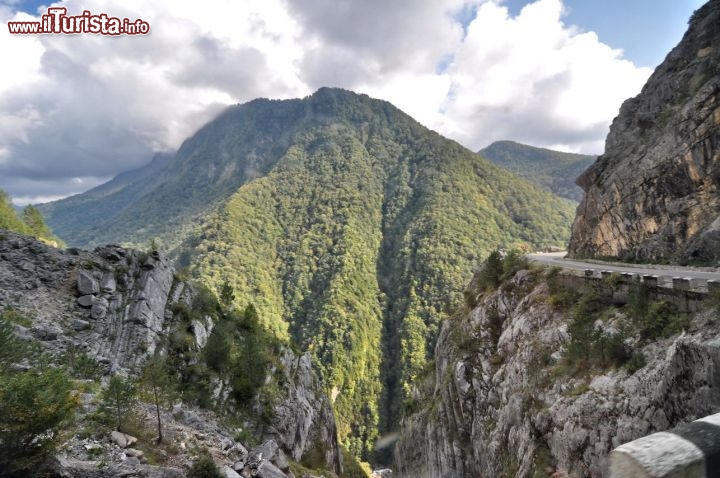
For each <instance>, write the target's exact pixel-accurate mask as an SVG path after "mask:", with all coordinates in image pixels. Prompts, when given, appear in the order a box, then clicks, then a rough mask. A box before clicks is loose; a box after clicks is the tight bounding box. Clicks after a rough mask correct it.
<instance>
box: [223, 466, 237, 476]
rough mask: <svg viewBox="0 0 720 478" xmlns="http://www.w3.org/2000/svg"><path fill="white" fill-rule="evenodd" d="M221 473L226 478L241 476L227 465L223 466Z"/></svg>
mask: <svg viewBox="0 0 720 478" xmlns="http://www.w3.org/2000/svg"><path fill="white" fill-rule="evenodd" d="M223 473H224V474H225V476H226V477H227V478H242V477H241V476H240V475H238V474H237V472H235V470H233V469H232V468H230V467H229V466H225V467H223Z"/></svg>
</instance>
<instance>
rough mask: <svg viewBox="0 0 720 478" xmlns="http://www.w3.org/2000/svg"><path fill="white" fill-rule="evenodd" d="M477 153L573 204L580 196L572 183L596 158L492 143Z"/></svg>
mask: <svg viewBox="0 0 720 478" xmlns="http://www.w3.org/2000/svg"><path fill="white" fill-rule="evenodd" d="M478 154H479V155H480V156H482V157H483V158H485V159H489V160H490V161H492V162H493V163H495V164H497V165H498V166H501V167H503V168H505V169H507V170H508V171H511V172H513V173H515V174H517V175H518V176H520V177H521V178H523V179H526V180H528V181H530V182H531V183H533V184H536V185H538V186H540V187H542V188H545V189H547V190H549V191H552V192H553V193H555V194H557V195H558V196H560V197H564V198H565V199H569V200H571V201H575V202H580V200H581V199H582V196H583V192H582V189H580V188H579V187H578V186H577V185H576V184H575V180H576V179H577V177H578V176H580V174H582V173H583V172H584V171H585V170H586V169H587V168H588V167H589V166H590V165H591V164H592V163H593V162H594V161H595V159H596V157H595V156H588V155H585V154H572V153H562V152H560V151H553V150H551V149H545V148H536V147H534V146H528V145H526V144H520V143H516V142H514V141H496V142H495V143H493V144H491V145H490V146H488V147H486V148H484V149H481V150H480V151H478Z"/></svg>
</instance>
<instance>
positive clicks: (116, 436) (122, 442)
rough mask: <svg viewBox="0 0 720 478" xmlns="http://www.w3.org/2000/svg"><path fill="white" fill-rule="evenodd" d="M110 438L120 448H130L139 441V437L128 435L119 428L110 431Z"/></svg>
mask: <svg viewBox="0 0 720 478" xmlns="http://www.w3.org/2000/svg"><path fill="white" fill-rule="evenodd" d="M110 440H111V441H112V442H113V443H115V444H116V445H117V446H119V447H120V448H128V447H130V446H133V445H134V444H135V443H137V438H135V437H134V436H130V435H126V434H125V433H122V432H119V431H117V430H113V431H112V432H110Z"/></svg>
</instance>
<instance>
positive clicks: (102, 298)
mask: <svg viewBox="0 0 720 478" xmlns="http://www.w3.org/2000/svg"><path fill="white" fill-rule="evenodd" d="M197 294H198V290H197V287H196V286H195V285H193V284H191V283H189V282H187V281H184V280H179V279H177V278H176V277H175V273H174V270H173V268H172V267H171V266H170V265H169V264H168V263H166V262H165V261H164V260H163V259H162V258H161V257H160V255H159V254H158V253H157V252H151V253H145V252H140V251H135V250H131V249H125V248H122V247H119V246H114V245H110V246H104V247H98V248H96V249H95V250H94V251H91V252H90V251H82V250H78V249H67V250H60V249H56V248H53V247H50V246H47V245H45V244H43V243H42V242H39V241H37V240H35V239H33V238H31V237H27V236H23V235H18V234H15V233H11V232H8V231H5V230H0V313H1V312H3V311H8V310H12V311H15V312H17V315H18V316H22V317H25V318H27V319H23V320H21V321H19V323H15V324H14V326H15V328H16V333H17V335H19V336H20V337H22V338H24V339H26V340H35V341H37V342H38V343H39V344H40V345H41V346H42V348H43V349H44V350H45V351H46V352H47V353H48V355H49V357H52V359H51V360H54V361H55V362H58V363H60V362H62V361H64V360H67V359H68V357H69V356H70V355H69V354H73V355H72V356H74V357H77V356H78V355H82V356H84V358H85V359H89V360H90V361H92V362H94V363H95V364H96V365H97V366H98V368H99V369H100V374H101V375H104V376H105V377H107V376H109V375H110V374H114V373H120V374H121V375H129V374H132V373H134V372H137V370H138V368H139V367H141V366H142V365H143V364H144V362H145V361H146V359H147V358H148V357H150V356H151V355H152V354H153V353H154V352H155V351H156V350H157V349H158V348H160V347H163V344H164V343H165V338H166V337H167V336H168V335H170V333H171V331H172V330H174V329H173V327H176V326H177V322H178V320H177V311H178V310H181V309H185V310H187V308H188V307H191V306H192V303H193V298H194V297H195V296H196V295H197ZM212 326H213V324H212V323H211V322H210V321H209V318H204V320H203V321H200V320H193V321H192V322H191V323H190V327H189V330H188V331H187V332H188V333H189V336H190V337H192V340H193V341H194V347H195V348H196V349H197V350H202V348H203V347H204V346H205V345H206V343H207V340H208V336H209V334H210V333H211V330H212ZM62 365H67V364H66V363H62ZM18 366H25V365H24V364H18ZM280 376H282V378H281V379H279V377H280ZM272 380H279V382H281V383H278V386H277V387H276V388H277V392H276V393H275V394H274V395H275V396H273V397H272V400H270V401H269V400H264V401H263V402H262V406H272V408H273V409H272V410H271V411H270V413H264V419H262V420H261V419H259V418H258V419H257V423H249V424H248V425H249V428H248V431H251V432H255V434H256V437H255V438H256V439H257V440H258V441H262V442H263V445H262V446H261V447H260V448H259V451H258V453H261V454H262V453H263V452H264V454H265V458H263V457H262V456H257V453H256V454H255V455H253V453H252V452H251V453H250V456H251V457H252V456H255V457H256V459H255V461H254V462H253V464H254V465H253V466H254V468H252V470H251V469H250V468H247V467H246V466H245V464H243V466H239V465H238V461H237V460H235V461H233V460H231V459H230V458H227V456H225V455H227V453H225V454H224V455H223V456H224V457H225V458H224V459H226V460H229V462H228V466H231V467H232V466H235V468H236V470H235V471H238V472H239V473H240V474H241V476H245V474H247V476H250V473H251V471H252V473H254V474H253V476H273V477H279V476H285V475H286V472H288V462H287V459H286V458H285V455H287V456H288V457H290V459H292V460H295V461H298V462H299V461H301V460H302V459H303V458H305V456H306V455H308V454H314V455H313V456H316V460H317V459H318V458H317V453H318V452H319V453H320V455H319V457H320V458H319V460H321V463H324V464H325V466H326V469H327V470H331V471H333V472H336V473H340V472H341V471H342V458H341V452H340V448H339V445H338V441H337V430H336V426H335V417H334V414H333V410H332V407H331V405H330V400H329V398H328V397H327V395H326V394H325V392H324V390H323V387H322V385H321V384H320V380H319V378H318V375H317V373H316V372H315V370H314V369H313V368H312V366H311V363H310V358H309V355H307V354H305V355H298V354H295V353H294V352H292V351H291V350H290V349H288V348H287V347H285V348H284V349H282V350H281V351H280V359H279V364H278V365H276V366H275V367H274V368H273V369H272V370H268V378H267V379H266V383H268V382H270V381H272ZM103 381H104V379H103ZM218 400H219V398H218ZM84 402H87V407H85V406H83V407H81V408H83V409H84V408H88V407H89V408H88V410H81V411H80V412H79V421H80V422H82V420H83V416H85V415H86V414H88V413H91V412H92V408H93V406H92V403H93V396H92V394H90V395H89V396H88V397H87V398H86V399H84V400H83V403H84ZM218 403H220V402H218ZM268 404H270V405H268ZM223 405H226V403H225V402H223ZM230 410H232V408H230ZM151 411H152V410H151ZM176 412H177V414H178V417H175V414H173V415H168V416H166V418H165V420H166V421H167V423H169V424H170V425H169V426H168V427H169V429H170V432H172V430H173V423H174V422H179V423H178V426H177V427H176V428H177V430H176V432H177V433H176V434H180V432H182V436H191V437H194V438H193V440H194V441H198V440H200V441H199V442H198V444H197V446H206V447H208V448H211V449H212V448H213V447H216V448H219V449H220V450H221V451H223V450H224V451H227V449H228V448H231V447H235V448H238V447H240V448H242V449H243V450H244V448H243V446H242V444H239V443H235V442H234V441H233V440H232V439H230V438H229V437H230V436H231V431H228V430H223V429H222V428H221V427H218V426H217V425H216V424H215V422H216V421H219V420H218V419H217V417H215V416H214V415H213V414H212V413H210V412H203V413H205V415H199V414H198V413H196V412H193V411H191V410H189V409H186V408H183V407H182V406H180V408H178V409H177V410H176ZM168 413H169V412H168ZM257 416H258V417H259V416H260V414H259V413H258V414H257ZM148 420H153V415H151V414H148ZM198 437H201V438H202V440H201V439H200V438H198ZM203 437H204V438H203ZM213 437H215V438H213ZM112 439H113V442H114V444H113V445H112V446H114V447H115V448H117V449H118V450H120V449H123V448H126V447H129V446H133V443H130V440H126V439H125V435H124V434H122V433H117V432H115V436H114V437H112ZM203 440H205V441H203ZM185 441H187V440H185ZM224 442H227V443H229V445H228V446H227V447H225V446H224V445H223V443H224ZM72 443H73V441H72V440H71V442H70V444H69V445H68V446H70V447H71V448H72ZM76 444H77V443H76ZM86 445H87V444H86ZM98 446H102V447H104V448H103V449H104V450H105V451H107V453H105V452H104V451H103V453H104V455H103V456H105V458H106V459H107V460H109V463H108V466H110V465H112V466H115V465H117V466H115V468H117V470H121V469H123V470H125V471H127V468H128V466H129V463H128V462H126V461H125V459H126V458H127V457H126V455H127V453H124V454H122V453H120V452H119V451H117V450H116V452H112V453H111V451H112V450H110V448H111V440H110V437H108V439H107V440H106V441H105V442H103V443H102V444H101V445H100V444H98ZM235 448H234V449H235ZM268 450H272V453H270V452H268ZM85 451H86V450H85V449H83V448H80V452H81V453H66V454H64V455H62V456H60V457H59V461H58V462H57V464H56V465H57V466H56V468H57V469H58V470H61V471H62V472H60V471H59V472H58V473H59V474H60V475H61V476H63V474H65V475H67V476H116V475H112V474H108V473H110V472H108V471H105V472H103V473H98V472H97V462H92V460H90V461H88V459H87V456H85V455H84V454H85ZM245 455H247V452H245ZM115 458H117V460H116V463H115V464H114V465H113V461H112V460H113V459H115ZM132 458H138V457H137V456H135V457H132ZM96 461H97V460H96ZM218 461H219V460H218ZM91 462H92V463H91ZM188 463H189V462H187V460H186V462H185V463H184V465H187V464H188ZM130 465H132V466H131V467H130V468H133V467H135V468H137V469H138V470H140V468H142V469H143V470H145V471H143V473H145V472H147V473H149V474H146V475H143V476H155V475H154V474H153V473H155V474H156V475H157V476H175V475H174V474H173V473H175V471H172V470H170V469H168V470H170V471H167V470H166V471H167V473H169V474H167V475H163V474H162V473H164V471H163V470H156V469H154V468H152V467H149V468H148V466H147V465H145V464H143V463H140V461H138V462H137V463H130ZM112 466H110V468H112ZM248 466H250V465H248ZM93 467H94V468H93ZM138 467H139V468H138ZM263 467H264V468H263ZM85 468H88V470H85ZM115 468H113V469H115ZM135 468H133V469H135ZM245 468H247V469H245ZM260 468H263V469H264V470H265V471H264V474H263V472H260V471H258V470H259V469H260ZM117 470H115V471H117ZM148 470H151V471H152V470H155V471H152V473H151V472H150V471H148ZM181 471H182V470H180V471H179V472H177V473H180V472H181ZM93 473H95V474H93ZM118 473H120V471H118ZM177 476H183V475H182V474H177Z"/></svg>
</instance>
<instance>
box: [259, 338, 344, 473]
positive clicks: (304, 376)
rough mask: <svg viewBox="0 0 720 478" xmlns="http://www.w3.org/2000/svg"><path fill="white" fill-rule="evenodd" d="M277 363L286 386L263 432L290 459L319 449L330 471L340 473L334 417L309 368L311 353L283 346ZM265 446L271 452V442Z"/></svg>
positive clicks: (327, 400) (318, 382) (319, 384)
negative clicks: (279, 365)
mask: <svg viewBox="0 0 720 478" xmlns="http://www.w3.org/2000/svg"><path fill="white" fill-rule="evenodd" d="M280 362H281V363H282V367H281V370H282V372H283V374H284V376H285V379H284V382H286V383H287V388H286V390H285V391H284V393H283V394H282V396H281V398H280V400H279V401H278V403H277V404H276V405H275V406H274V411H275V413H274V418H273V421H272V423H271V424H270V426H269V427H267V428H266V429H265V430H264V432H265V434H269V436H272V437H274V438H275V441H277V445H279V446H280V448H281V449H282V450H284V451H285V452H286V453H287V454H288V455H289V456H290V457H291V458H292V459H293V460H295V461H298V462H299V461H301V460H302V458H303V457H304V456H305V455H306V454H307V453H316V452H318V451H319V452H321V453H322V455H323V456H324V458H325V464H326V466H327V467H328V469H329V470H332V471H334V472H335V473H338V474H339V473H342V469H343V468H342V455H341V453H340V447H339V445H338V442H337V428H336V425H335V416H334V414H333V411H332V407H331V405H330V400H329V399H328V397H327V395H326V394H325V393H324V391H323V387H322V385H321V383H320V380H319V378H318V376H317V374H316V373H315V371H314V370H313V368H312V364H311V362H310V355H308V354H303V355H301V356H299V357H298V356H297V355H295V354H294V353H293V352H292V351H290V350H289V349H285V350H284V351H283V353H282V355H281V357H280ZM266 445H267V446H268V447H269V448H268V450H265V451H266V454H267V453H272V451H271V450H270V449H271V448H272V444H268V443H267V442H266V443H265V444H264V445H263V446H264V447H265V446H266ZM273 454H274V453H273ZM271 456H273V455H271ZM283 458H284V457H283ZM281 468H282V466H281Z"/></svg>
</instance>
